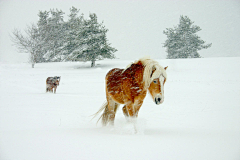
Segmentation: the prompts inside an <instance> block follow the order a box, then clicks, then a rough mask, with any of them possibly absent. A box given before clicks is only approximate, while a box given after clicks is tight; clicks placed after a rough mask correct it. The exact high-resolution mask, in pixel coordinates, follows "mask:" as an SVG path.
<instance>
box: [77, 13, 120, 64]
mask: <svg viewBox="0 0 240 160" xmlns="http://www.w3.org/2000/svg"><path fill="white" fill-rule="evenodd" d="M89 17H90V19H89V20H85V21H84V27H83V31H82V34H81V36H82V38H83V41H82V51H81V54H79V55H77V58H80V59H84V60H85V61H91V62H92V63H91V67H94V66H95V61H96V60H101V59H104V58H109V59H113V58H115V56H114V55H113V53H114V52H116V51H117V50H116V49H115V48H113V47H111V46H110V45H111V44H110V43H108V40H107V36H106V33H107V31H108V29H106V28H105V26H104V25H103V23H98V21H97V15H96V14H90V15H89Z"/></svg>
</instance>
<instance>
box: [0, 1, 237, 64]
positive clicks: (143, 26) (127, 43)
mask: <svg viewBox="0 0 240 160" xmlns="http://www.w3.org/2000/svg"><path fill="white" fill-rule="evenodd" d="M72 6H74V7H77V8H79V9H80V13H84V15H85V18H87V17H88V15H89V13H96V14H97V16H98V20H99V22H100V21H104V24H105V26H106V28H108V29H109V32H108V39H109V42H110V43H112V46H113V47H115V48H117V49H118V52H116V56H117V57H118V58H120V59H137V58H139V57H142V56H143V55H150V56H151V57H152V58H158V59H159V58H160V59H163V58H165V57H166V52H165V49H164V48H163V47H162V46H163V43H164V41H165V40H166V36H165V35H164V34H163V30H165V29H166V28H169V27H173V26H176V25H177V24H178V23H179V17H180V15H186V16H189V18H190V19H191V20H192V21H194V22H195V24H196V25H198V26H200V27H201V29H202V31H200V32H198V35H199V36H200V37H201V38H202V39H203V40H205V41H206V42H207V43H212V47H211V48H209V49H206V50H201V51H200V52H199V53H200V55H201V56H203V57H236V56H240V27H239V26H240V1H238V0H223V1H218V0H210V1H205V0H197V1H190V0H187V1H186V0H185V1H178V0H171V1H167V0H159V1H155V0H150V1H144V0H142V1H131V0H130V1H127V0H125V1H120V0H114V1H107V0H106V1H93V0H90V1H87V0H85V1H82V0H79V1H77V0H69V1H64V0H61V1H57V0H50V1H49V0H0V62H26V61H27V57H28V54H25V53H22V54H21V53H18V52H17V50H16V48H15V47H14V46H12V42H11V41H10V37H9V34H11V32H12V30H13V29H14V28H19V29H21V30H24V29H25V28H26V25H29V24H31V23H37V21H38V16H37V14H38V12H39V10H47V11H48V10H50V9H53V8H55V9H56V8H57V9H62V10H63V11H64V12H65V13H66V14H65V18H67V15H68V14H69V8H70V7H72Z"/></svg>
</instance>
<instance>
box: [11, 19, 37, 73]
mask: <svg viewBox="0 0 240 160" xmlns="http://www.w3.org/2000/svg"><path fill="white" fill-rule="evenodd" d="M24 32H25V35H24V34H22V32H21V31H20V30H18V29H14V30H13V32H12V35H11V40H12V42H13V43H14V45H15V46H16V47H17V48H18V50H19V52H24V53H30V62H31V63H32V68H34V65H35V63H36V62H37V57H38V56H39V54H40V53H39V47H40V46H39V38H38V37H39V36H38V29H37V27H36V26H35V25H34V24H32V25H31V26H27V29H26V30H25V31H24Z"/></svg>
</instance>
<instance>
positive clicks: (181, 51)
mask: <svg viewBox="0 0 240 160" xmlns="http://www.w3.org/2000/svg"><path fill="white" fill-rule="evenodd" d="M193 23H194V22H192V21H191V20H190V19H189V18H188V17H187V16H180V23H179V24H178V26H177V27H174V28H167V29H166V31H163V33H164V34H166V35H167V40H166V41H165V43H164V46H163V47H166V49H167V50H166V51H167V53H168V55H167V58H169V59H175V58H200V55H199V53H198V52H197V51H199V50H201V49H207V48H209V47H211V45H212V44H205V41H203V40H201V39H200V37H199V36H198V35H197V34H196V33H197V32H198V31H200V30H201V28H200V27H199V26H196V25H193Z"/></svg>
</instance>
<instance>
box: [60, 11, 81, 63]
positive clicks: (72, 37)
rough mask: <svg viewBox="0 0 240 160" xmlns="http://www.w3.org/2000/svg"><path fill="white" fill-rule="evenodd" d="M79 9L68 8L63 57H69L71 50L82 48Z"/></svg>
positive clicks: (68, 58) (67, 58)
mask: <svg viewBox="0 0 240 160" xmlns="http://www.w3.org/2000/svg"><path fill="white" fill-rule="evenodd" d="M78 13H79V9H77V8H75V7H72V8H70V15H69V20H68V22H67V23H66V34H65V38H64V39H65V43H64V50H65V55H66V56H65V59H66V60H72V59H70V57H71V56H69V55H72V53H73V52H76V51H78V50H81V48H82V37H81V32H82V30H83V23H84V20H83V15H81V16H78Z"/></svg>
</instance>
